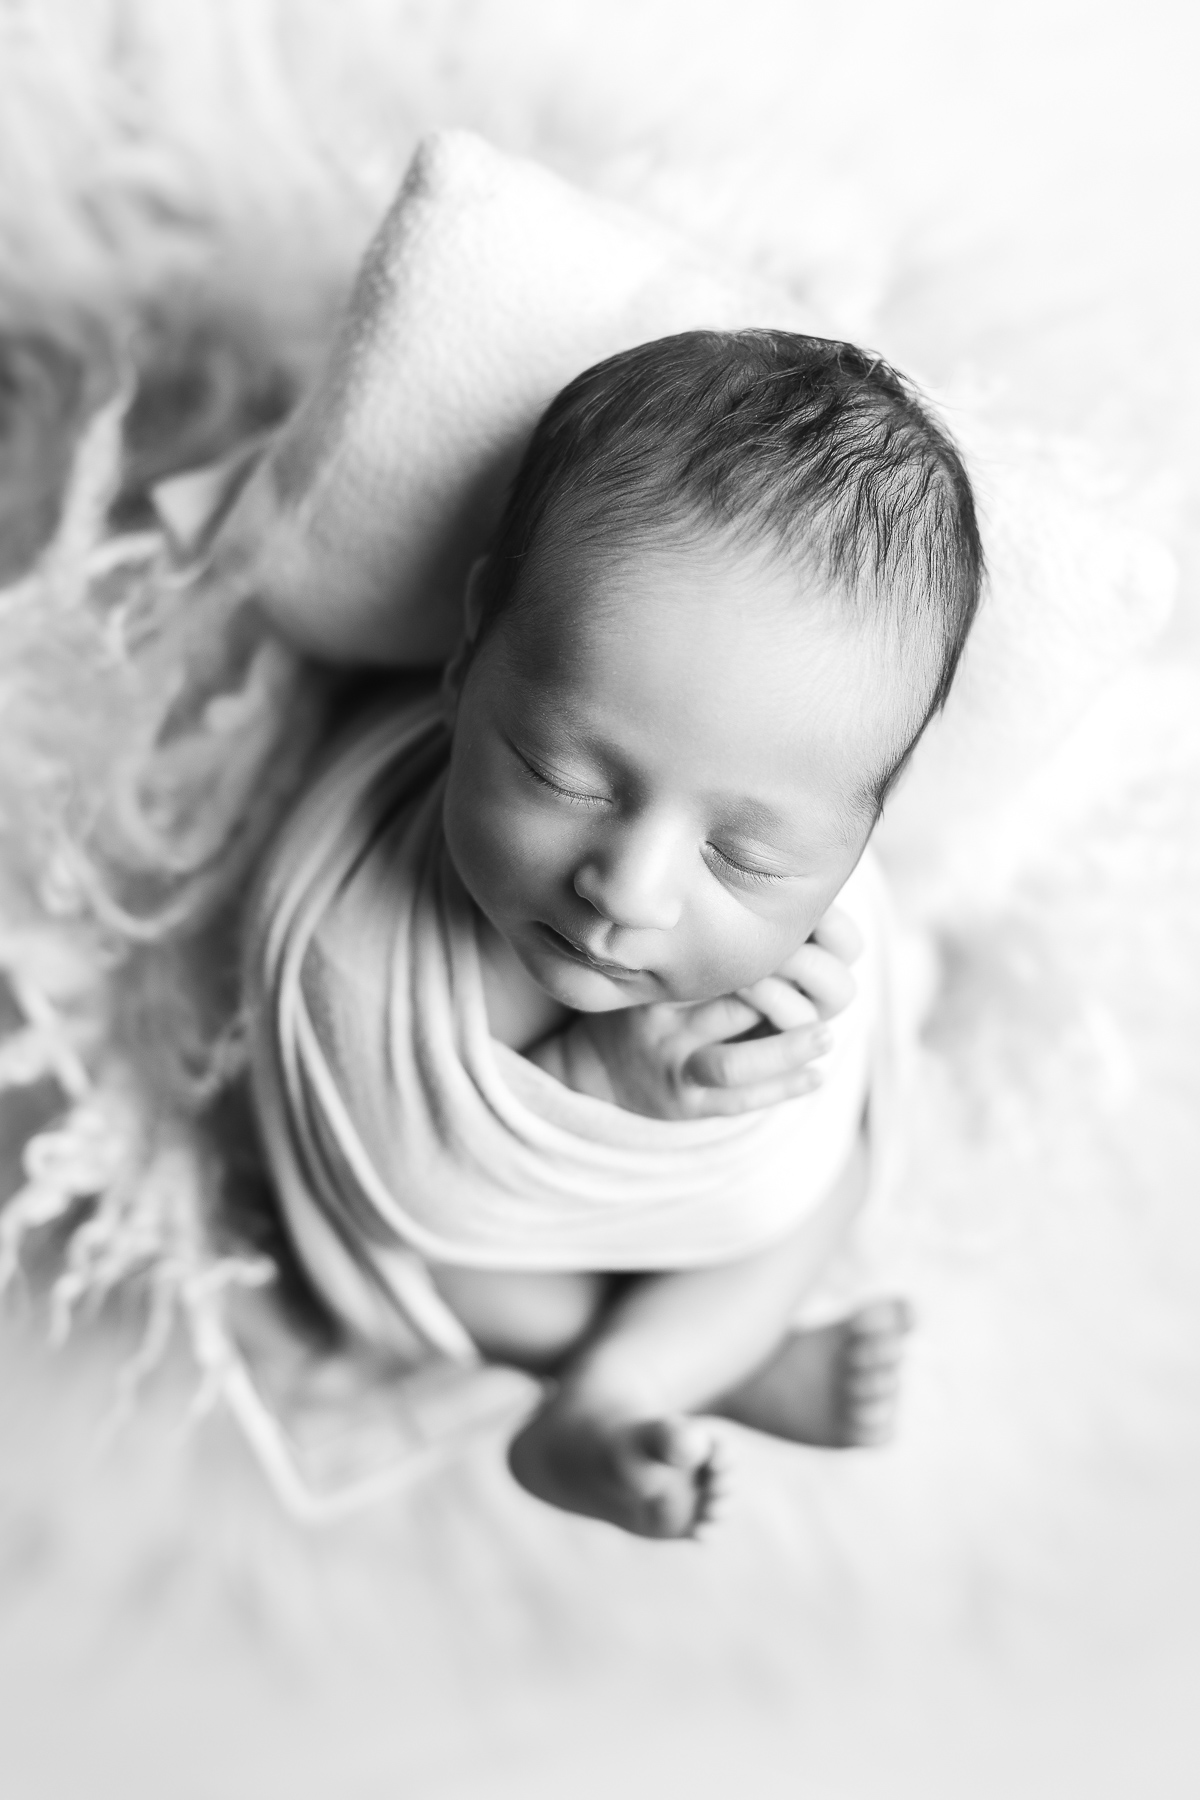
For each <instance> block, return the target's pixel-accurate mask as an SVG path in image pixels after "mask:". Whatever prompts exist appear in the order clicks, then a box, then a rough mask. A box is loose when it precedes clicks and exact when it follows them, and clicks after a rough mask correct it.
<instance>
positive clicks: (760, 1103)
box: [688, 1068, 821, 1119]
mask: <svg viewBox="0 0 1200 1800" xmlns="http://www.w3.org/2000/svg"><path fill="white" fill-rule="evenodd" d="M820 1085H821V1075H820V1071H819V1070H817V1069H811V1068H810V1069H797V1070H795V1072H794V1073H793V1074H791V1075H788V1076H786V1077H784V1078H782V1079H780V1080H778V1081H762V1082H756V1083H754V1084H752V1085H751V1086H749V1087H698V1088H693V1089H692V1090H691V1095H690V1104H689V1108H688V1112H689V1116H690V1117H692V1118H694V1119H707V1118H732V1117H734V1116H735V1115H736V1114H738V1113H747V1112H761V1111H762V1109H763V1108H764V1107H766V1106H778V1105H779V1104H780V1102H781V1101H783V1100H799V1099H801V1098H802V1097H803V1096H804V1095H805V1094H811V1093H812V1092H813V1090H814V1089H815V1088H818V1087H820Z"/></svg>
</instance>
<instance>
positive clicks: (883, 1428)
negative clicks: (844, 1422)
mask: <svg viewBox="0 0 1200 1800" xmlns="http://www.w3.org/2000/svg"><path fill="white" fill-rule="evenodd" d="M848 1425H849V1431H848V1436H849V1439H850V1442H851V1443H852V1444H857V1445H861V1446H862V1447H864V1448H866V1447H868V1446H873V1445H876V1444H886V1443H888V1442H889V1440H890V1439H891V1438H892V1436H893V1435H894V1432H895V1429H896V1395H895V1393H891V1394H880V1395H876V1396H873V1397H870V1398H868V1397H866V1396H857V1395H856V1396H855V1397H854V1399H853V1401H852V1403H851V1407H850V1417H849V1421H848Z"/></svg>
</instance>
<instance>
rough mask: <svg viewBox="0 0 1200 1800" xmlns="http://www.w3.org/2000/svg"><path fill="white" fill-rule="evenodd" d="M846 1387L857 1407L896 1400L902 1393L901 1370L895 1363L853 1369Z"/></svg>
mask: <svg viewBox="0 0 1200 1800" xmlns="http://www.w3.org/2000/svg"><path fill="white" fill-rule="evenodd" d="M846 1385H847V1387H848V1388H849V1390H850V1397H851V1400H852V1401H853V1403H854V1404H855V1405H860V1404H865V1403H866V1402H867V1401H870V1400H894V1399H895V1397H896V1395H897V1393H898V1392H899V1391H900V1369H899V1366H898V1365H897V1364H895V1363H876V1364H873V1365H871V1366H870V1367H867V1368H853V1369H851V1370H850V1371H849V1373H848V1376H847V1382H846Z"/></svg>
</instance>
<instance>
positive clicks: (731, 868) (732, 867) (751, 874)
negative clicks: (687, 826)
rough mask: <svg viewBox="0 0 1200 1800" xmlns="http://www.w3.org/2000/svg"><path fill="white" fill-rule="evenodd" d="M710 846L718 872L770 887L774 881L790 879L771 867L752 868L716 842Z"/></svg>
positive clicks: (735, 878)
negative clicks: (737, 860) (778, 873)
mask: <svg viewBox="0 0 1200 1800" xmlns="http://www.w3.org/2000/svg"><path fill="white" fill-rule="evenodd" d="M708 848H709V850H710V851H711V852H712V854H713V855H714V856H715V857H716V859H717V863H718V865H719V866H718V870H717V872H718V874H725V875H729V876H732V877H733V879H734V880H735V881H744V882H747V883H749V885H750V886H751V887H769V886H770V885H771V884H772V883H773V882H777V881H786V880H787V879H788V877H787V876H786V875H776V874H774V873H773V872H772V871H771V870H770V869H751V868H748V867H747V866H746V864H745V863H740V862H735V861H734V859H733V857H732V856H727V855H726V854H725V852H724V850H721V849H718V847H717V845H716V844H709V846H708Z"/></svg>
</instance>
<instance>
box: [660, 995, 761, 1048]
mask: <svg viewBox="0 0 1200 1800" xmlns="http://www.w3.org/2000/svg"><path fill="white" fill-rule="evenodd" d="M761 1022H762V1013H761V1012H760V1011H759V1009H758V1008H757V1007H756V1006H754V1005H753V1004H751V1003H748V1002H747V1001H746V1000H744V999H742V998H741V997H740V996H739V995H737V994H722V995H721V997H720V999H719V1000H702V1001H701V1002H700V1004H699V1005H698V1006H689V1007H688V1008H687V1009H686V1010H685V1011H682V1012H681V1014H680V1029H681V1031H682V1032H683V1033H684V1034H685V1035H686V1038H687V1041H688V1042H689V1043H691V1044H695V1045H697V1046H698V1045H701V1044H716V1043H720V1042H722V1041H723V1040H724V1039H726V1038H732V1037H739V1036H740V1035H741V1033H742V1032H743V1031H749V1030H750V1029H751V1028H752V1027H753V1026H755V1025H758V1024H760V1023H761Z"/></svg>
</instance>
